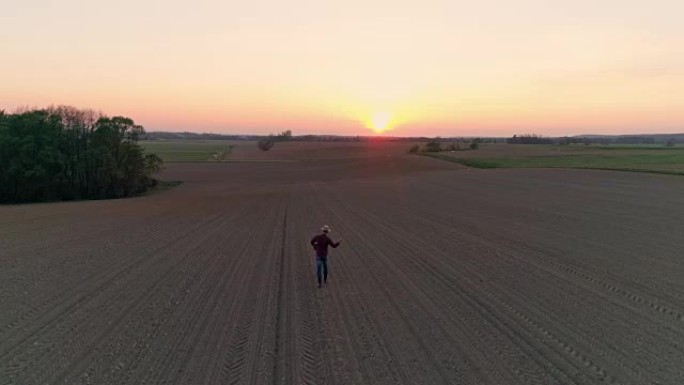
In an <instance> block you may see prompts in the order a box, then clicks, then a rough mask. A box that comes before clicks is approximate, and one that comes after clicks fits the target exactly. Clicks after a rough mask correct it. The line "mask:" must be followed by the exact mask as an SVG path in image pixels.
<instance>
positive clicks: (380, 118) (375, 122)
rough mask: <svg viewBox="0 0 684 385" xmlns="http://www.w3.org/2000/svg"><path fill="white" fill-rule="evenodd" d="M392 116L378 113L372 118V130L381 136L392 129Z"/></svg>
mask: <svg viewBox="0 0 684 385" xmlns="http://www.w3.org/2000/svg"><path fill="white" fill-rule="evenodd" d="M390 120H391V116H390V114H388V113H387V112H377V113H375V114H373V116H371V119H370V128H371V129H372V130H373V131H374V132H375V133H376V134H381V133H383V132H385V131H387V130H388V129H390V126H389V125H390Z"/></svg>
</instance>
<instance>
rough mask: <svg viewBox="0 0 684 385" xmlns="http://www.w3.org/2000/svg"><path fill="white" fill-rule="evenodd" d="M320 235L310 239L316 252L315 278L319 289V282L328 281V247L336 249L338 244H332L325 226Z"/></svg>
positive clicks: (328, 230)
mask: <svg viewBox="0 0 684 385" xmlns="http://www.w3.org/2000/svg"><path fill="white" fill-rule="evenodd" d="M321 231H322V233H320V234H318V235H316V236H315V237H313V238H312V239H311V246H313V248H314V250H316V277H317V278H318V288H319V289H320V288H321V282H322V283H327V281H328V246H332V247H337V246H339V245H340V242H337V243H335V242H333V241H332V239H330V237H328V233H329V232H330V227H329V226H328V225H325V226H323V227H322V228H321Z"/></svg>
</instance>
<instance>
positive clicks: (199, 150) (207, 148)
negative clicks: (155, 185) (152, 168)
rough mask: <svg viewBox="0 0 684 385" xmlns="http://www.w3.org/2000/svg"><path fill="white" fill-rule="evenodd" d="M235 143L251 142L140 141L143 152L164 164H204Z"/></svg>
mask: <svg viewBox="0 0 684 385" xmlns="http://www.w3.org/2000/svg"><path fill="white" fill-rule="evenodd" d="M236 143H241V144H242V145H245V144H246V143H252V142H234V141H229V140H166V141H142V142H140V144H141V145H142V146H143V147H144V148H145V151H147V152H149V153H153V154H157V155H158V156H159V157H160V158H162V159H163V160H164V162H205V161H210V160H211V159H212V155H213V154H216V153H219V152H223V151H226V150H227V149H228V148H229V147H230V146H235V145H236Z"/></svg>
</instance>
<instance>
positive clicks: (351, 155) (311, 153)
mask: <svg viewBox="0 0 684 385" xmlns="http://www.w3.org/2000/svg"><path fill="white" fill-rule="evenodd" d="M140 144H141V145H142V146H143V147H144V148H145V151H147V152H148V153H154V154H157V155H159V157H161V158H162V159H163V160H164V161H165V162H167V163H177V162H217V161H218V160H217V159H215V158H213V157H212V155H214V154H217V153H223V152H226V156H225V158H224V159H223V160H222V161H224V162H244V161H250V162H257V161H261V162H263V161H266V162H274V161H302V160H303V161H312V160H313V161H315V160H321V159H328V160H330V159H367V158H377V157H387V156H396V155H403V154H406V153H407V151H408V149H409V147H411V145H412V144H411V143H399V142H382V141H378V142H297V141H293V142H277V143H276V144H275V146H273V148H272V149H271V150H269V151H261V150H259V149H258V148H257V146H256V142H254V141H241V140H237V141H230V140H158V141H156V140H155V141H141V142H140Z"/></svg>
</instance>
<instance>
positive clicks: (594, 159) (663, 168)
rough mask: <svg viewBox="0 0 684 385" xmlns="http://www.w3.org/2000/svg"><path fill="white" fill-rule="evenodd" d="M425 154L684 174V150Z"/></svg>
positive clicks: (514, 164) (471, 161)
mask: <svg viewBox="0 0 684 385" xmlns="http://www.w3.org/2000/svg"><path fill="white" fill-rule="evenodd" d="M425 155H427V156H430V157H433V158H437V159H442V160H446V161H450V162H456V163H459V164H462V165H464V166H467V167H473V168H576V169H597V170H617V171H632V172H649V173H660V174H672V175H684V152H682V153H662V154H630V155H613V156H607V155H605V156H604V155H587V156H529V157H501V158H489V157H488V158H464V157H457V156H448V155H442V154H425Z"/></svg>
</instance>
